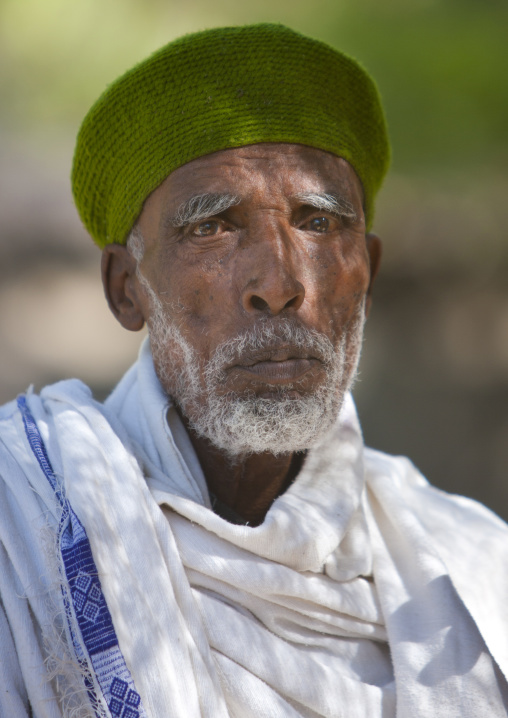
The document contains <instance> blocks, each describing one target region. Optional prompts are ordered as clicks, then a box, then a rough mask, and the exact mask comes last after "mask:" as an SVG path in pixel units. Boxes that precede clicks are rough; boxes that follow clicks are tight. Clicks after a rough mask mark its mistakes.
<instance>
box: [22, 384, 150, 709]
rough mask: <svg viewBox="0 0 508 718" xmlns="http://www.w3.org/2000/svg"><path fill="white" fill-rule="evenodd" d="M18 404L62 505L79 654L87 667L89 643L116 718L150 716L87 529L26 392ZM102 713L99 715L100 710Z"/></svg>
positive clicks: (63, 545) (63, 538)
mask: <svg viewBox="0 0 508 718" xmlns="http://www.w3.org/2000/svg"><path fill="white" fill-rule="evenodd" d="M17 403H18V408H19V410H20V412H21V415H22V417H23V424H24V427H25V433H26V436H27V439H28V443H29V444H30V448H31V449H32V452H33V454H34V456H35V458H36V459H37V462H38V463H39V466H40V467H41V470H42V472H43V474H44V476H45V477H46V479H47V480H48V481H49V483H50V485H51V487H52V489H53V491H54V492H55V496H56V497H57V499H58V501H59V503H60V506H61V507H62V516H61V519H60V530H59V545H60V551H61V554H62V562H63V566H64V570H65V577H66V579H67V583H68V586H69V589H70V600H71V602H72V609H73V613H74V615H75V617H76V621H77V624H78V627H79V631H80V633H81V639H82V640H81V641H78V640H77V638H76V636H75V633H74V630H73V627H72V625H71V624H69V629H70V632H71V635H72V637H73V643H74V650H75V653H76V657H77V658H78V661H79V662H80V664H81V665H82V666H83V667H85V666H86V660H85V654H84V652H83V645H84V647H85V651H86V653H87V654H88V656H89V658H90V662H91V664H92V666H93V669H94V673H95V676H96V678H97V682H98V684H99V686H100V688H101V691H102V693H103V695H104V699H105V701H106V704H107V705H108V707H109V710H110V713H111V716H113V717H114V718H146V713H145V710H144V708H143V706H142V705H141V697H140V695H139V693H138V692H137V691H136V687H135V685H134V681H133V680H132V676H131V674H130V672H129V669H128V668H127V665H126V663H125V659H124V657H123V655H122V653H121V651H120V646H119V645H118V638H117V636H116V633H115V629H114V626H113V621H112V619H111V614H110V612H109V609H108V606H107V604H106V599H105V598H104V594H103V593H102V588H101V583H100V580H99V576H98V571H97V567H96V566H95V562H94V559H93V555H92V549H91V546H90V542H89V541H88V537H87V535H86V531H85V528H84V526H83V525H82V523H81V522H80V520H79V519H78V517H77V516H76V514H75V513H74V511H73V509H72V507H71V505H70V503H69V501H68V499H66V498H65V496H64V495H63V493H62V491H61V489H60V487H59V486H58V482H57V479H56V476H55V473H54V471H53V468H52V466H51V463H50V461H49V457H48V454H47V451H46V447H45V445H44V441H43V439H42V436H41V434H40V432H39V428H38V426H37V423H36V421H35V419H34V418H33V416H32V414H31V413H30V410H29V408H28V405H27V403H26V397H25V396H19V397H18V400H17ZM64 600H65V601H66V605H67V604H68V602H69V601H68V599H66V598H65V597H64ZM67 607H68V605H67ZM85 683H86V684H87V688H88V690H89V692H90V693H91V700H92V704H96V703H97V699H96V698H95V696H94V695H93V690H92V685H91V683H90V682H89V681H88V680H86V679H85ZM97 715H99V713H98V712H97Z"/></svg>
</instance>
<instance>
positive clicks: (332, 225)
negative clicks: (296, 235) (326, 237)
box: [301, 215, 337, 234]
mask: <svg viewBox="0 0 508 718" xmlns="http://www.w3.org/2000/svg"><path fill="white" fill-rule="evenodd" d="M336 228H337V220H336V219H335V218H334V217H327V216H326V215H318V216H316V217H311V218H310V219H308V220H306V222H304V223H303V224H302V225H301V229H303V230H304V231H307V232H315V233H317V234H325V233H326V232H332V231H333V230H335V229H336Z"/></svg>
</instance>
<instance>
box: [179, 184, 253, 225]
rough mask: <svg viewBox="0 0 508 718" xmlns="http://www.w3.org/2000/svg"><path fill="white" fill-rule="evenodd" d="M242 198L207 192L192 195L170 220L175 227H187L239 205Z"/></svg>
mask: <svg viewBox="0 0 508 718" xmlns="http://www.w3.org/2000/svg"><path fill="white" fill-rule="evenodd" d="M239 202H240V198H239V197H236V195H233V194H225V193H223V194H220V193H217V192H207V193H206V194H198V195H196V196H195V197H191V198H190V199H188V200H187V201H186V202H182V204H181V205H180V206H179V207H178V209H177V211H176V214H175V216H174V217H172V218H171V219H170V220H169V224H171V225H172V226H173V227H186V226H187V225H189V224H194V223H195V222H199V221H200V220H202V219H207V218H208V217H214V216H215V215H216V214H220V213H221V212H225V211H226V210H227V209H229V208H230V207H233V206H234V205H237V204H238V203H239Z"/></svg>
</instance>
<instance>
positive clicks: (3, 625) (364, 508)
mask: <svg viewBox="0 0 508 718" xmlns="http://www.w3.org/2000/svg"><path fill="white" fill-rule="evenodd" d="M27 405H28V407H29V409H30V412H31V415H32V416H33V418H34V421H35V422H36V425H37V427H38V431H39V432H40V436H41V437H42V439H43V441H44V444H45V446H46V449H47V454H48V457H49V461H50V463H51V465H52V468H53V470H54V473H55V475H56V477H57V478H58V481H59V482H60V485H61V488H62V492H63V493H64V494H65V497H66V499H67V501H68V502H69V505H70V506H71V507H72V511H73V512H74V514H75V516H76V517H77V518H78V519H79V521H80V522H81V524H82V526H83V527H84V530H86V535H87V537H88V541H89V544H90V547H91V551H92V553H93V560H94V562H95V564H94V565H95V566H96V572H97V575H98V577H99V578H100V582H101V586H102V593H103V596H104V599H105V601H106V602H107V606H108V609H109V612H110V614H111V618H112V621H113V624H114V630H115V635H116V637H117V639H118V650H119V651H120V653H121V656H120V658H121V660H122V661H124V663H123V664H122V665H124V668H123V669H122V670H124V674H122V675H127V674H128V675H129V676H130V678H129V680H131V684H130V685H132V686H134V687H135V691H134V688H133V691H134V692H133V693H132V695H133V696H134V695H135V696H137V697H139V701H140V703H139V705H138V704H136V707H135V709H132V708H129V710H131V711H133V712H132V713H131V715H133V716H134V710H135V711H138V715H139V716H142V715H145V716H149V717H150V718H152V717H153V718H173V716H174V717H175V718H183V717H184V716H185V718H198V717H201V716H202V717H203V718H205V717H206V718H208V717H210V718H211V717H212V716H213V718H222V717H226V716H230V717H231V718H233V717H237V718H240V717H241V718H249V717H250V716H252V717H254V716H270V718H273V717H277V716H302V717H306V716H309V717H312V718H314V717H316V716H330V717H333V718H335V717H336V718H339V717H341V716H347V718H360V717H361V718H366V717H368V718H378V717H380V718H381V717H382V718H395V717H396V718H413V717H414V716H422V717H424V718H426V717H427V716H428V717H429V718H430V717H432V718H435V717H437V718H441V717H442V718H445V717H446V718H448V717H449V716H457V717H458V716H461V717H465V718H473V717H474V718H476V717H477V716H484V715H485V716H494V718H497V717H498V716H499V717H501V716H506V715H507V708H506V706H507V701H508V698H507V695H508V690H507V682H506V675H507V671H508V651H507V645H508V641H507V638H506V636H507V633H508V632H507V628H508V610H507V602H506V597H507V589H508V584H507V581H508V579H507V576H508V571H507V570H506V569H507V568H508V528H507V527H506V525H505V524H504V523H503V522H502V521H500V520H499V519H497V517H495V516H494V515H493V514H492V513H491V512H489V511H488V510H486V509H484V508H483V507H481V506H479V505H478V504H476V503H475V502H472V501H469V500H466V499H460V498H459V499H458V498H454V497H449V496H447V495H445V494H443V493H442V492H439V491H437V490H435V489H432V488H431V487H430V486H429V485H428V484H427V483H426V482H425V480H424V479H423V478H422V477H421V476H420V475H419V474H418V472H417V471H416V470H415V469H414V467H413V466H412V465H411V464H410V463H409V462H407V460H405V459H400V458H393V457H388V456H386V455H384V454H380V453H379V452H373V451H369V450H366V449H364V447H363V442H362V437H361V432H360V429H359V425H358V421H357V418H356V413H355V410H354V405H353V402H352V400H351V398H350V397H348V398H347V399H346V401H345V404H344V407H343V410H342V412H341V414H340V416H339V418H338V421H337V424H336V425H335V426H334V427H333V429H332V431H331V432H330V434H329V435H328V436H327V437H326V440H324V441H323V442H321V443H320V445H319V446H316V447H313V448H312V450H311V451H310V452H309V454H308V456H307V458H306V460H305V462H304V465H303V468H302V470H301V472H300V474H299V475H298V477H297V478H296V480H295V481H294V483H293V485H292V486H291V487H290V488H289V489H288V490H287V491H286V492H285V493H284V494H283V495H282V496H281V497H279V498H278V499H277V500H276V501H275V502H274V503H273V505H272V507H271V508H270V510H269V512H268V514H267V516H266V519H265V521H264V522H263V524H262V525H261V526H258V527H249V526H238V525H233V524H229V523H228V522H226V521H225V520H224V519H222V518H220V517H219V516H217V515H216V514H214V513H213V511H212V510H211V506H210V500H209V496H208V492H207V488H206V482H205V480H204V477H203V474H202V472H201V469H200V467H199V463H198V461H197V458H196V456H195V454H194V452H193V449H192V446H191V443H190V440H189V438H188V436H187V434H186V432H185V430H184V428H183V426H182V424H181V423H180V421H179V419H178V416H177V414H176V412H175V410H174V407H173V406H172V404H171V402H170V401H169V400H168V398H167V397H166V396H165V394H164V393H163V391H162V389H161V387H160V384H159V382H158V380H157V378H156V375H155V372H154V369H153V363H152V360H151V356H150V352H149V347H148V345H147V344H145V346H144V348H143V349H142V352H141V355H140V359H139V361H138V363H137V364H136V365H135V366H134V367H133V368H132V369H131V370H130V371H129V372H128V373H127V375H126V376H125V377H124V379H123V380H122V382H121V383H120V384H119V386H118V387H117V389H116V390H115V392H114V393H113V395H112V396H111V397H110V399H109V400H108V401H107V402H106V404H105V406H102V405H100V404H97V403H96V402H94V401H93V399H92V398H91V396H90V393H89V391H88V390H87V388H86V387H84V386H83V385H82V384H80V383H79V382H75V381H72V382H63V383H60V384H57V385H54V386H52V387H48V388H46V389H45V390H44V391H43V392H42V393H41V397H40V398H39V397H36V396H34V395H30V396H28V398H27ZM25 423H26V422H25ZM0 439H1V441H2V442H3V451H1V452H0V475H1V476H2V478H3V481H1V482H0V501H1V502H2V504H1V505H2V506H6V507H7V511H5V512H2V513H5V518H0V539H1V541H2V543H1V551H2V552H1V553H0V560H1V561H2V564H1V567H2V572H1V573H0V588H1V596H2V606H0V632H1V634H0V635H1V637H2V646H6V649H5V651H6V656H7V658H6V659H3V660H2V661H1V662H0V689H1V690H0V716H1V717H2V718H3V716H4V715H5V716H10V715H14V716H16V718H17V716H18V715H19V716H20V717H21V716H25V715H26V716H28V715H30V713H29V708H28V706H29V705H30V706H31V709H32V712H33V716H35V718H59V717H60V716H65V715H71V709H70V708H69V706H70V705H71V703H72V701H69V700H67V699H65V697H64V693H65V691H66V690H67V692H68V693H69V692H70V693H71V694H72V696H73V701H74V703H73V704H72V705H73V706H74V708H75V713H74V714H73V715H80V716H95V715H101V716H107V718H114V716H116V715H120V714H121V713H120V712H119V711H122V710H127V708H126V707H125V706H127V702H126V701H127V698H128V695H129V696H130V695H131V693H129V694H127V693H120V694H118V691H117V692H115V690H116V688H115V683H114V680H116V679H113V682H111V685H109V686H108V683H107V681H108V675H110V676H113V673H110V674H108V672H107V666H106V668H104V666H105V663H104V661H102V663H101V662H100V661H99V662H98V661H97V659H96V657H94V656H93V655H91V653H89V654H87V651H86V649H87V645H88V644H86V642H85V644H86V645H85V647H84V649H83V650H84V654H85V658H84V659H83V661H82V663H81V664H80V666H81V668H80V669H81V670H82V671H86V670H88V672H89V675H91V674H90V672H92V674H93V671H94V670H95V671H96V675H91V678H90V680H92V682H94V686H95V689H96V696H98V697H97V701H98V704H96V705H95V707H92V705H91V703H90V701H89V698H88V696H87V693H86V691H83V692H82V693H79V691H78V690H77V689H76V685H77V683H76V680H75V678H76V676H73V675H72V670H71V668H69V670H68V671H67V673H66V672H65V670H64V668H65V666H63V667H62V665H60V670H59V671H58V670H56V671H55V676H58V678H56V677H55V678H54V679H53V680H50V679H49V676H46V677H45V675H44V674H45V671H46V666H45V664H44V660H45V658H47V657H48V656H49V657H50V658H51V657H52V656H53V658H54V655H53V654H55V655H56V654H58V653H59V652H60V653H61V652H62V647H61V645H56V644H55V641H54V639H52V636H53V634H54V631H53V627H54V624H55V623H57V624H58V621H59V619H58V615H56V616H55V611H54V609H53V608H51V606H52V605H53V606H54V605H58V602H59V601H60V602H61V592H60V588H59V586H58V582H55V576H54V566H55V564H56V563H57V562H56V561H55V557H51V554H50V551H48V549H47V546H46V548H45V547H44V545H43V543H41V540H40V537H41V535H42V534H43V533H44V534H45V535H47V534H48V532H49V533H50V534H51V532H52V531H53V532H54V533H56V532H57V526H58V520H59V510H58V506H57V504H56V501H55V498H54V495H53V493H52V491H51V488H50V487H49V486H48V482H47V480H46V479H45V477H44V474H43V473H42V472H41V465H40V462H38V460H36V459H34V457H33V455H31V453H30V446H29V439H27V436H26V426H24V425H23V421H22V420H21V418H20V416H19V412H17V410H16V408H15V406H14V405H9V406H8V407H6V408H4V410H3V411H2V413H1V414H0ZM47 545H49V546H51V542H49V544H47ZM52 571H53V573H52ZM81 580H82V579H81ZM71 583H72V581H71ZM69 590H70V593H69V595H71V594H72V595H74V594H73V591H74V587H73V586H70V589H69ZM48 597H49V598H50V599H51V601H48ZM76 610H77V609H76ZM76 610H75V611H74V613H72V615H71V619H72V620H74V623H75V625H74V626H73V624H72V620H71V624H70V629H69V630H67V631H63V633H62V635H63V637H64V638H65V639H66V641H67V644H68V645H67V654H68V655H71V657H72V651H73V650H79V646H78V649H74V648H73V646H75V645H76V635H77V634H78V624H79V621H78V618H79V616H78V614H77V613H76ZM80 610H81V609H80ZM79 625H82V624H79ZM69 631H70V633H69ZM75 634H76V635H75ZM72 636H74V639H72ZM78 638H79V636H78ZM73 640H74V642H73ZM83 640H84V639H83ZM4 641H5V642H4ZM71 644H72V645H71ZM78 644H79V641H78ZM81 648H82V647H81ZM115 650H117V649H116V648H115ZM64 653H65V651H64ZM67 654H66V655H67ZM104 655H109V654H107V652H106V653H105V654H104ZM101 660H102V659H101ZM115 660H116V659H115ZM57 663H58V662H57ZM61 663H62V661H61ZM115 665H116V664H115ZM125 671H126V672H127V673H125ZM77 673H78V674H79V671H77ZM99 674H100V675H99ZM2 682H3V683H2ZM117 685H119V684H117ZM126 685H127V684H126ZM3 686H5V688H4V687H3ZM122 690H123V689H122ZM101 691H102V692H101ZM136 700H137V698H136ZM115 701H116V703H115ZM122 701H125V704H124V703H122V705H120V703H121V702H122ZM132 705H134V704H132ZM76 706H77V708H76ZM118 706H120V708H119V707H118ZM138 709H139V710H138ZM14 710H16V711H17V712H12V711H14ZM9 711H10V712H9ZM79 711H81V712H79ZM126 715H127V713H126ZM135 718H137V716H135Z"/></svg>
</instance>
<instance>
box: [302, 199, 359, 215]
mask: <svg viewBox="0 0 508 718" xmlns="http://www.w3.org/2000/svg"><path fill="white" fill-rule="evenodd" d="M296 198H297V199H299V200H300V201H301V202H305V204H309V205H310V206H311V207H315V208H316V209H322V210H323V211H324V212H330V214H335V215H337V216H338V217H347V218H349V219H352V220H356V219H357V214H356V212H355V208H354V207H353V205H352V204H351V202H350V201H349V200H348V199H346V198H345V197H338V196H336V195H334V194H320V193H318V192H304V193H303V194H298V195H296Z"/></svg>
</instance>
